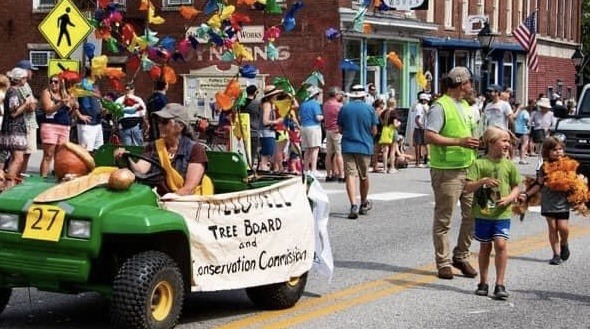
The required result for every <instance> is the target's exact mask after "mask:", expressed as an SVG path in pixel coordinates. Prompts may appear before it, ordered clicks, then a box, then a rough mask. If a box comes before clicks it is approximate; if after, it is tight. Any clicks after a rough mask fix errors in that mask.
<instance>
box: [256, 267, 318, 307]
mask: <svg viewBox="0 0 590 329" xmlns="http://www.w3.org/2000/svg"><path fill="white" fill-rule="evenodd" d="M306 283H307V272H306V273H303V275H301V276H298V277H293V278H291V280H289V281H287V282H281V283H274V284H269V285H266V286H260V287H252V288H246V293H247V294H248V297H249V298H250V300H251V301H252V302H253V303H254V304H255V305H256V306H257V307H260V308H263V309H268V310H280V309H284V308H289V307H292V306H293V305H295V304H296V303H297V301H298V300H299V298H301V295H303V290H305V284H306Z"/></svg>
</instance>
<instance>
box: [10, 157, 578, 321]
mask: <svg viewBox="0 0 590 329" xmlns="http://www.w3.org/2000/svg"><path fill="white" fill-rule="evenodd" d="M532 160H533V159H530V161H531V162H534V161H532ZM519 168H520V169H521V171H522V172H523V173H524V174H532V173H533V172H534V165H533V164H530V165H524V166H519ZM323 186H324V188H325V189H326V191H327V192H328V193H329V195H330V201H331V216H330V225H329V230H330V231H329V233H330V241H331V244H332V250H333V255H334V260H335V270H334V274H333V277H332V278H331V280H328V278H326V277H323V276H321V275H319V274H318V273H315V272H312V273H311V275H310V278H309V281H308V286H307V288H306V291H305V294H304V296H303V298H302V300H301V301H300V302H299V303H298V304H297V305H296V306H295V307H294V308H291V309H288V310H284V311H275V312H261V311H259V310H257V309H255V308H254V307H253V305H252V304H251V303H250V302H249V301H248V299H247V298H246V296H245V293H244V292H243V291H241V290H240V291H229V292H219V293H207V294H194V295H192V296H190V297H189V298H187V300H186V302H185V307H184V309H183V316H182V318H181V323H180V324H179V325H178V328H286V327H290V328H313V329H317V328H444V327H454V328H459V327H464V326H467V327H480V328H590V285H588V273H589V272H590V253H589V252H588V248H589V247H588V246H589V245H590V219H588V218H583V217H580V216H578V215H574V216H572V219H571V220H570V226H571V237H570V248H571V250H572V256H571V258H570V260H568V261H567V262H566V263H564V264H562V265H559V266H551V265H549V264H548V260H549V258H550V257H551V251H550V249H549V246H548V243H547V238H546V224H545V220H544V219H543V218H542V217H541V216H540V214H539V212H538V211H539V210H538V209H531V212H530V213H528V214H527V216H526V218H525V220H524V221H523V222H520V221H519V220H518V219H515V220H513V222H512V229H511V231H512V238H511V240H510V242H509V245H508V250H509V255H510V258H509V261H508V270H507V274H506V279H507V282H506V286H507V289H508V291H509V292H510V294H511V295H510V298H509V300H508V301H497V300H494V299H492V298H490V297H480V296H476V295H475V294H474V290H475V288H476V285H477V282H478V281H477V278H476V279H470V278H465V277H463V276H461V275H459V273H458V272H456V274H457V275H456V276H455V278H454V280H440V279H438V278H437V277H436V276H435V273H436V272H435V266H434V260H433V247H432V239H431V225H432V209H433V198H432V190H431V186H430V179H429V170H428V169H425V168H408V169H404V170H401V171H400V172H398V173H395V174H393V173H392V174H371V196H370V197H371V199H372V200H373V205H374V206H373V209H372V210H371V211H370V213H369V215H368V216H361V217H360V218H359V219H358V220H356V221H353V220H348V219H346V215H347V213H348V210H349V204H348V201H347V200H346V193H345V192H344V185H343V184H340V183H326V184H323ZM457 222H458V220H454V223H453V231H452V232H453V236H454V237H456V233H457ZM478 249H479V246H478V244H477V242H475V243H474V244H473V246H472V248H471V251H472V253H473V256H472V257H471V259H472V261H473V263H474V264H476V261H477V252H478ZM494 273H495V272H494V269H493V266H492V267H491V269H490V277H491V279H493V278H494V277H495V274H494ZM108 317H109V313H108V303H107V301H105V300H104V299H102V298H101V297H100V296H98V295H96V294H80V295H75V296H71V295H59V294H52V293H45V292H39V291H36V290H34V289H31V290H28V289H17V290H16V291H15V294H14V295H13V298H12V299H11V301H10V304H9V306H8V308H7V309H6V311H5V312H4V313H3V314H2V315H0V327H1V328H108V327H109V322H108Z"/></svg>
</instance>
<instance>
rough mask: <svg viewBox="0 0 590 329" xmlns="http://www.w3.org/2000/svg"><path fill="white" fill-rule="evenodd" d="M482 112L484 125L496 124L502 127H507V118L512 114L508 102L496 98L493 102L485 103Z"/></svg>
mask: <svg viewBox="0 0 590 329" xmlns="http://www.w3.org/2000/svg"><path fill="white" fill-rule="evenodd" d="M483 112H484V118H485V122H484V126H485V127H486V128H487V127H490V126H496V127H500V128H502V129H506V130H507V129H508V120H509V118H510V116H511V115H512V108H511V107H510V103H508V102H507V101H503V100H497V101H496V102H494V103H489V104H488V105H486V107H485V109H484V110H483Z"/></svg>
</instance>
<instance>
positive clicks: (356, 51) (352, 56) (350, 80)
mask: <svg viewBox="0 0 590 329" xmlns="http://www.w3.org/2000/svg"><path fill="white" fill-rule="evenodd" d="M343 43H344V58H345V59H348V60H350V61H352V62H354V63H356V64H357V65H359V67H360V59H361V40H356V39H344V40H343ZM342 81H343V82H344V86H342V88H343V89H344V90H345V91H350V87H352V85H354V84H359V83H361V75H360V72H359V71H349V70H347V71H342Z"/></svg>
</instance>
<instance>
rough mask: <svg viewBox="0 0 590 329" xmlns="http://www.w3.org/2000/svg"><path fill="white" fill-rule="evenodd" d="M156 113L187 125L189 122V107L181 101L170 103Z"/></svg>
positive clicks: (155, 113)
mask: <svg viewBox="0 0 590 329" xmlns="http://www.w3.org/2000/svg"><path fill="white" fill-rule="evenodd" d="M154 115H157V116H158V117H160V118H162V119H174V120H178V121H180V122H182V123H184V124H185V125H188V124H189V115H188V109H187V108H186V107H185V106H184V105H182V104H179V103H168V104H166V106H164V108H163V109H161V110H159V111H156V112H154Z"/></svg>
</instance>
